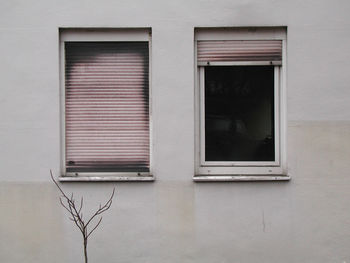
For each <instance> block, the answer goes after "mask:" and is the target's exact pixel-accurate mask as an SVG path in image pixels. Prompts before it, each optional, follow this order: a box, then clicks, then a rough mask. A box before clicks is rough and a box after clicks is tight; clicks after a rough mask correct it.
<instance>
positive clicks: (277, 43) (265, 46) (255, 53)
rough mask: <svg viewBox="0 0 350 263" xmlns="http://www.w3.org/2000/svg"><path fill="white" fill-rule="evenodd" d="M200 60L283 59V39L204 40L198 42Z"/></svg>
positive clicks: (247, 60)
mask: <svg viewBox="0 0 350 263" xmlns="http://www.w3.org/2000/svg"><path fill="white" fill-rule="evenodd" d="M197 45H198V46H197V51H198V53H197V59H198V62H199V63H200V62H227V61H245V62H249V61H281V60H282V41H281V40H222V41H219V40H202V41H198V42H197Z"/></svg>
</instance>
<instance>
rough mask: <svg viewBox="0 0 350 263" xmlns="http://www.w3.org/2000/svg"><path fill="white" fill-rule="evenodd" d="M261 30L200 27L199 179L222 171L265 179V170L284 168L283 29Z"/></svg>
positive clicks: (280, 172)
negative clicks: (201, 28) (218, 29)
mask: <svg viewBox="0 0 350 263" xmlns="http://www.w3.org/2000/svg"><path fill="white" fill-rule="evenodd" d="M261 33H262V34H261V35H260V34H259V30H255V31H254V33H252V32H250V31H249V30H248V29H247V30H245V29H237V30H234V29H232V30H221V31H218V32H216V31H215V30H214V29H212V30H210V29H203V30H197V31H196V51H197V52H196V55H197V57H196V63H197V89H196V94H197V98H198V100H197V106H198V107H197V123H198V125H197V135H198V136H197V147H196V148H197V155H196V160H197V176H195V177H194V179H195V180H196V179H197V180H198V181H206V180H203V176H211V178H212V179H213V180H219V179H220V180H221V179H222V178H224V177H220V176H224V175H226V176H229V177H227V178H226V179H227V180H234V179H235V177H234V175H236V179H238V178H239V180H243V179H244V176H250V177H249V178H248V179H249V180H257V179H259V178H260V179H261V180H266V178H267V177H266V175H270V176H274V178H275V179H276V178H280V176H281V175H284V174H285V154H284V150H285V149H284V148H285V147H284V146H285V145H284V140H285V136H284V106H285V105H284V104H283V105H281V103H282V102H283V103H284V100H283V96H284V90H283V86H284V82H283V75H284V67H285V66H284V65H285V63H284V60H285V58H284V51H283V50H284V45H285V34H284V31H283V30H282V31H281V32H279V31H278V33H276V32H275V31H272V30H271V31H270V30H264V31H262V32H261ZM232 175H233V176H232ZM259 175H260V177H259ZM263 175H264V176H263ZM199 176H201V177H199ZM242 176H243V177H242ZM200 178H202V179H200ZM283 178H285V177H283ZM206 179H208V178H206Z"/></svg>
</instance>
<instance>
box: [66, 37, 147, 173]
mask: <svg viewBox="0 0 350 263" xmlns="http://www.w3.org/2000/svg"><path fill="white" fill-rule="evenodd" d="M148 61H149V58H148V42H66V43H65V118H66V119H65V139H66V148H65V149H66V153H65V156H66V170H67V172H148V171H149V152H150V150H149V92H148V90H149V81H148V75H149V74H148V72H149V62H148Z"/></svg>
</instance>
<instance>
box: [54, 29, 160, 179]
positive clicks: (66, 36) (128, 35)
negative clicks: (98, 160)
mask: <svg viewBox="0 0 350 263" xmlns="http://www.w3.org/2000/svg"><path fill="white" fill-rule="evenodd" d="M151 38H152V34H151V28H118V29H111V28H106V29H100V28H60V29H59V50H60V52H59V53H60V68H59V69H60V73H59V74H60V114H61V121H60V123H61V129H60V130H61V136H60V137H61V145H60V146H61V147H60V152H61V154H60V156H61V173H60V174H61V176H60V177H59V180H60V181H63V182H69V181H154V180H155V178H154V176H153V171H152V167H153V165H152V152H153V149H152V145H153V143H152V130H153V129H152V104H151V98H152V89H151V76H152V66H151V65H152V64H151V57H152V56H151V52H152V42H151V40H152V39H151ZM132 41H145V42H148V43H149V85H148V87H149V91H148V92H149V150H150V160H149V166H150V168H149V172H67V171H66V161H65V160H66V156H65V152H66V151H65V141H66V138H65V130H66V127H65V123H66V120H65V115H66V113H65V96H66V94H65V79H66V76H65V42H132Z"/></svg>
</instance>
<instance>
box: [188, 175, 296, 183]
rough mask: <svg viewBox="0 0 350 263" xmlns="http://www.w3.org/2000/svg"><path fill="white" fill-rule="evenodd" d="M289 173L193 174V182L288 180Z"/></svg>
mask: <svg viewBox="0 0 350 263" xmlns="http://www.w3.org/2000/svg"><path fill="white" fill-rule="evenodd" d="M290 179H291V178H290V176H289V175H283V174H268V175H241V174H239V175H195V176H193V181H195V182H236V181H237V182H254V181H289V180H290Z"/></svg>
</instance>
